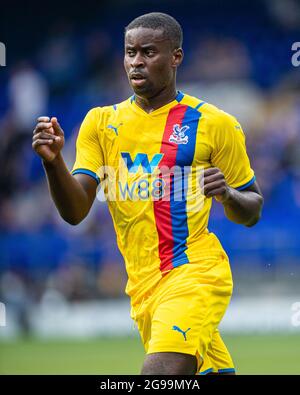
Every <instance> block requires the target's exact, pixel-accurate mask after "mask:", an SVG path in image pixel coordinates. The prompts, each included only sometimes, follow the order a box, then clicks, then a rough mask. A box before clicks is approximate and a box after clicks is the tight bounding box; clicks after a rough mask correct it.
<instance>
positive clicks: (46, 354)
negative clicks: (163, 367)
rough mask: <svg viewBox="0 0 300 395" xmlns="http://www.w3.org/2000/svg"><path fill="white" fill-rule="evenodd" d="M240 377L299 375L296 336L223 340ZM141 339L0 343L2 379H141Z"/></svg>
mask: <svg viewBox="0 0 300 395" xmlns="http://www.w3.org/2000/svg"><path fill="white" fill-rule="evenodd" d="M223 338H224V341H225V343H226V345H227V347H228V348H229V350H230V352H231V354H232V357H233V359H234V361H235V364H236V369H237V372H238V373H239V374H298V375H299V374H300V364H299V347H300V336H299V335H291V334H290V335H288V334H283V335H275V334H269V335H258V334H257V335H251V336H248V335H230V336H224V337H223ZM143 358H144V351H143V347H142V345H141V342H140V340H139V338H137V337H132V338H97V339H92V340H91V339H88V340H86V341H78V340H73V341H69V340H55V341H54V340H53V341H48V340H47V341H42V340H37V339H34V338H31V339H28V340H19V341H12V342H5V343H4V342H0V374H100V375H101V374H139V371H140V368H141V365H142V362H143Z"/></svg>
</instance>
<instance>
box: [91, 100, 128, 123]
mask: <svg viewBox="0 0 300 395" xmlns="http://www.w3.org/2000/svg"><path fill="white" fill-rule="evenodd" d="M129 102H130V98H129V99H126V100H124V101H122V102H120V103H115V104H110V105H105V106H99V107H93V108H91V109H90V110H89V111H88V113H87V117H89V118H94V119H95V120H98V122H99V121H103V120H105V119H106V118H107V117H110V116H111V115H115V114H116V112H117V111H119V110H121V109H124V108H126V107H128V105H129Z"/></svg>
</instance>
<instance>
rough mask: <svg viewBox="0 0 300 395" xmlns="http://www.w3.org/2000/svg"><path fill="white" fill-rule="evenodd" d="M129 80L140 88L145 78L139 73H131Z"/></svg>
mask: <svg viewBox="0 0 300 395" xmlns="http://www.w3.org/2000/svg"><path fill="white" fill-rule="evenodd" d="M130 80H131V83H132V85H134V86H141V85H143V84H144V83H145V82H146V78H145V77H144V76H143V74H140V73H132V74H131V75H130Z"/></svg>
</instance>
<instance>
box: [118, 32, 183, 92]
mask: <svg viewBox="0 0 300 395" xmlns="http://www.w3.org/2000/svg"><path fill="white" fill-rule="evenodd" d="M181 60H182V50H178V49H177V50H174V49H173V48H172V46H171V42H170V40H167V39H165V38H164V36H163V32H162V30H158V29H156V30H154V29H150V28H144V27H139V28H135V29H131V30H129V31H127V33H126V35H125V56H124V66H125V70H126V73H127V76H128V79H129V83H130V85H131V87H132V89H133V90H134V92H135V93H136V94H137V95H139V96H141V97H145V98H151V97H154V96H156V95H157V94H158V93H160V92H161V91H163V90H164V89H165V88H166V87H168V86H169V85H170V84H174V81H175V74H176V73H175V71H176V67H177V66H178V65H179V64H180V63H181Z"/></svg>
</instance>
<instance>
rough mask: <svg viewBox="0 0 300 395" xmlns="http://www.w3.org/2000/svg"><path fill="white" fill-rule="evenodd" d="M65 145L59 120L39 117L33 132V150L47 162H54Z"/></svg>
mask: <svg viewBox="0 0 300 395" xmlns="http://www.w3.org/2000/svg"><path fill="white" fill-rule="evenodd" d="M64 143H65V138H64V132H63V130H62V128H61V127H60V125H59V123H58V121H57V118H55V117H52V118H51V119H50V118H49V117H39V118H38V123H37V125H36V127H35V129H34V131H33V138H32V148H33V149H34V151H35V152H36V153H37V154H38V155H39V156H40V157H41V158H42V159H43V161H45V162H52V161H53V160H54V159H55V158H56V157H57V155H58V154H59V152H60V151H61V150H62V148H63V146H64Z"/></svg>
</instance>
